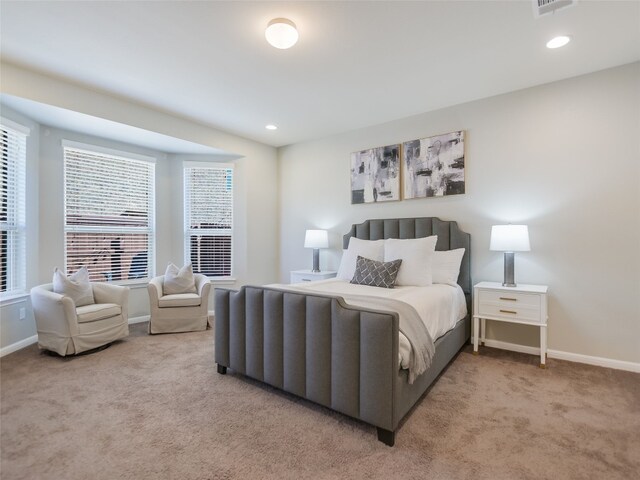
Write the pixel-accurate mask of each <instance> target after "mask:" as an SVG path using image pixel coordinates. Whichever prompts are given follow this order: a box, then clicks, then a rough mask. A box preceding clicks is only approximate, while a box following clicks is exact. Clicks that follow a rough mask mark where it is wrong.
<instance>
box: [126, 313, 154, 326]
mask: <svg viewBox="0 0 640 480" xmlns="http://www.w3.org/2000/svg"><path fill="white" fill-rule="evenodd" d="M149 317H150V315H141V316H139V317H131V318H130V319H129V325H132V324H134V323H142V322H148V321H149Z"/></svg>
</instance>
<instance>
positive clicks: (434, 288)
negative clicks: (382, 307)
mask: <svg viewBox="0 0 640 480" xmlns="http://www.w3.org/2000/svg"><path fill="white" fill-rule="evenodd" d="M274 286H275V285H274ZM295 287H296V289H304V290H309V291H310V292H317V293H325V294H330V295H365V296H372V297H377V298H381V297H382V298H391V299H394V300H398V301H401V302H405V303H408V304H409V305H411V306H412V307H413V308H415V310H416V312H418V315H420V318H421V319H422V322H423V323H424V325H425V326H426V327H427V331H428V332H429V334H430V335H431V338H432V339H433V341H434V342H435V341H436V340H437V339H438V338H440V337H441V336H442V335H444V334H445V333H447V332H448V331H449V330H451V329H452V328H453V327H454V326H455V324H456V323H457V322H458V321H459V320H461V319H462V318H464V317H465V316H466V315H467V302H466V300H465V296H464V292H463V291H462V288H460V286H459V285H456V286H451V285H443V284H433V285H431V286H429V287H398V286H397V287H395V288H380V287H369V286H367V285H356V284H352V283H350V282H347V281H344V280H339V279H336V278H332V279H329V280H319V281H317V282H305V283H298V284H295ZM347 303H349V302H347ZM398 346H399V348H398V354H399V356H400V366H401V367H402V368H408V367H409V358H410V356H411V343H410V342H409V340H408V339H407V337H405V336H404V334H403V333H402V332H400V338H399V345H398Z"/></svg>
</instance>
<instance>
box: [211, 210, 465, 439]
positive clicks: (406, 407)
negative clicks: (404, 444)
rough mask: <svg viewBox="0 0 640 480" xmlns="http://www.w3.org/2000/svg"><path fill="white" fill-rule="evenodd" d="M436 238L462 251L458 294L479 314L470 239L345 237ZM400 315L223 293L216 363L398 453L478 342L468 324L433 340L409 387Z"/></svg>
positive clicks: (395, 223) (285, 294) (334, 298)
mask: <svg viewBox="0 0 640 480" xmlns="http://www.w3.org/2000/svg"><path fill="white" fill-rule="evenodd" d="M431 235H437V237H438V239H437V244H436V246H435V249H436V250H438V251H442V250H454V249H458V248H464V249H465V252H464V256H463V257H462V261H461V265H460V273H459V276H458V282H457V283H458V286H459V287H460V289H461V290H462V292H463V294H464V300H465V301H466V311H467V312H470V311H471V310H470V308H471V291H472V289H471V275H470V264H471V259H470V246H471V244H470V243H471V239H470V235H469V234H468V233H465V232H463V231H462V230H460V228H459V227H458V225H457V223H456V222H454V221H444V220H440V219H438V218H435V217H422V218H402V219H379V220H367V221H365V222H363V223H361V224H356V225H353V226H352V228H351V230H350V232H349V233H347V234H346V235H344V238H343V246H344V248H345V249H346V248H347V246H348V245H349V240H350V239H351V237H355V238H358V239H361V240H380V239H388V238H398V239H414V238H423V237H428V236H431ZM399 323H400V319H399V314H398V312H394V311H389V310H386V309H376V308H365V307H356V306H352V305H349V304H347V303H346V302H345V300H344V299H343V298H342V297H341V296H339V295H332V294H326V293H322V292H313V291H308V292H302V291H292V290H288V289H286V288H278V287H277V286H243V287H242V288H241V289H240V290H238V291H234V290H229V289H221V288H216V289H215V362H216V363H217V371H218V373H220V374H225V373H227V368H229V369H231V370H232V371H233V372H235V373H238V374H242V375H245V376H248V377H251V378H253V379H256V380H259V381H261V382H264V383H267V384H269V385H272V386H274V387H276V388H279V389H282V390H284V391H286V392H289V393H292V394H294V395H297V396H300V397H302V398H305V399H307V400H310V401H312V402H315V403H318V404H320V405H323V406H325V407H328V408H330V409H332V410H335V411H338V412H341V413H343V414H345V415H348V416H350V417H353V418H356V419H358V420H361V421H363V422H366V423H368V424H370V425H373V426H375V427H376V428H377V433H378V440H380V441H382V442H383V443H385V444H387V445H389V446H393V445H394V442H395V433H396V430H397V428H398V426H399V424H400V422H401V421H402V419H403V418H404V417H405V415H406V414H407V413H408V412H409V411H410V410H411V408H412V407H413V406H414V405H415V404H416V402H417V401H418V400H419V399H420V398H421V397H422V395H423V394H424V393H425V391H426V390H427V389H428V388H429V386H430V385H431V384H432V383H433V382H434V381H435V379H436V378H437V377H438V375H439V374H440V372H442V370H443V369H444V368H445V367H446V366H447V364H448V363H449V362H450V361H451V360H452V359H453V358H454V357H455V355H456V354H457V353H458V351H459V350H460V349H461V348H462V346H463V345H464V344H465V343H466V342H468V340H469V338H470V331H471V322H470V315H469V313H467V315H466V316H465V317H464V318H462V319H460V320H459V321H457V322H456V323H455V325H454V326H453V328H451V329H450V330H449V331H447V332H446V333H445V334H443V335H441V336H440V337H439V338H437V339H436V338H434V339H433V341H434V342H433V344H434V346H435V352H434V353H433V356H432V358H431V364H430V366H429V368H428V369H427V370H426V371H425V372H423V373H421V374H420V375H419V376H417V377H416V378H415V379H414V380H413V382H412V383H409V378H408V376H409V373H408V370H406V369H403V368H401V367H400V362H401V359H400V352H399V349H400V347H399V343H400V335H401V334H400V329H399Z"/></svg>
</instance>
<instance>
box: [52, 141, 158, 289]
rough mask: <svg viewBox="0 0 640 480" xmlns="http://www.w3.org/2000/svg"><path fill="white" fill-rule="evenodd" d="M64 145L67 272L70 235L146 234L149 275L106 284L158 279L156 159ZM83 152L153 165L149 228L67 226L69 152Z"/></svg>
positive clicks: (94, 147) (65, 143)
mask: <svg viewBox="0 0 640 480" xmlns="http://www.w3.org/2000/svg"><path fill="white" fill-rule="evenodd" d="M62 146H63V149H64V154H63V159H64V170H65V173H64V189H65V194H64V268H65V272H67V271H68V266H67V233H72V232H76V233H122V234H131V233H133V234H140V233H144V234H147V235H148V250H147V274H146V276H145V277H143V278H136V279H124V280H122V279H120V280H105V281H104V283H113V284H116V285H136V284H147V283H148V281H149V280H150V279H151V278H153V277H154V276H155V264H156V261H155V260H156V235H155V234H156V192H155V190H156V182H155V175H156V173H155V164H156V159H155V158H154V157H151V156H147V155H140V154H137V153H133V152H126V151H121V150H116V149H111V148H106V147H102V146H98V145H90V144H85V143H79V142H74V141H70V140H62ZM68 149H70V150H76V151H82V152H86V153H89V154H98V155H106V156H109V157H114V158H117V159H119V160H125V161H131V162H145V163H149V164H151V165H152V168H151V177H152V181H151V182H150V185H151V186H150V191H149V202H148V204H149V212H148V217H149V222H148V226H147V227H131V226H129V227H127V226H113V227H111V226H105V225H101V226H91V225H87V226H83V225H69V224H67V156H66V155H67V154H66V152H67V150H68ZM94 281H95V280H94Z"/></svg>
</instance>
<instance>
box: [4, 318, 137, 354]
mask: <svg viewBox="0 0 640 480" xmlns="http://www.w3.org/2000/svg"><path fill="white" fill-rule="evenodd" d="M148 321H149V315H142V316H140V317H133V318H130V319H129V325H131V324H133V323H142V322H148ZM37 342H38V335H34V336H32V337H29V338H25V339H22V340H19V341H17V342H16V343H12V344H11V345H7V346H6V347H2V348H0V358H2V357H4V356H5V355H9V354H10V353H13V352H15V351H17V350H20V349H21V348H24V347H28V346H29V345H33V344H34V343H37Z"/></svg>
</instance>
